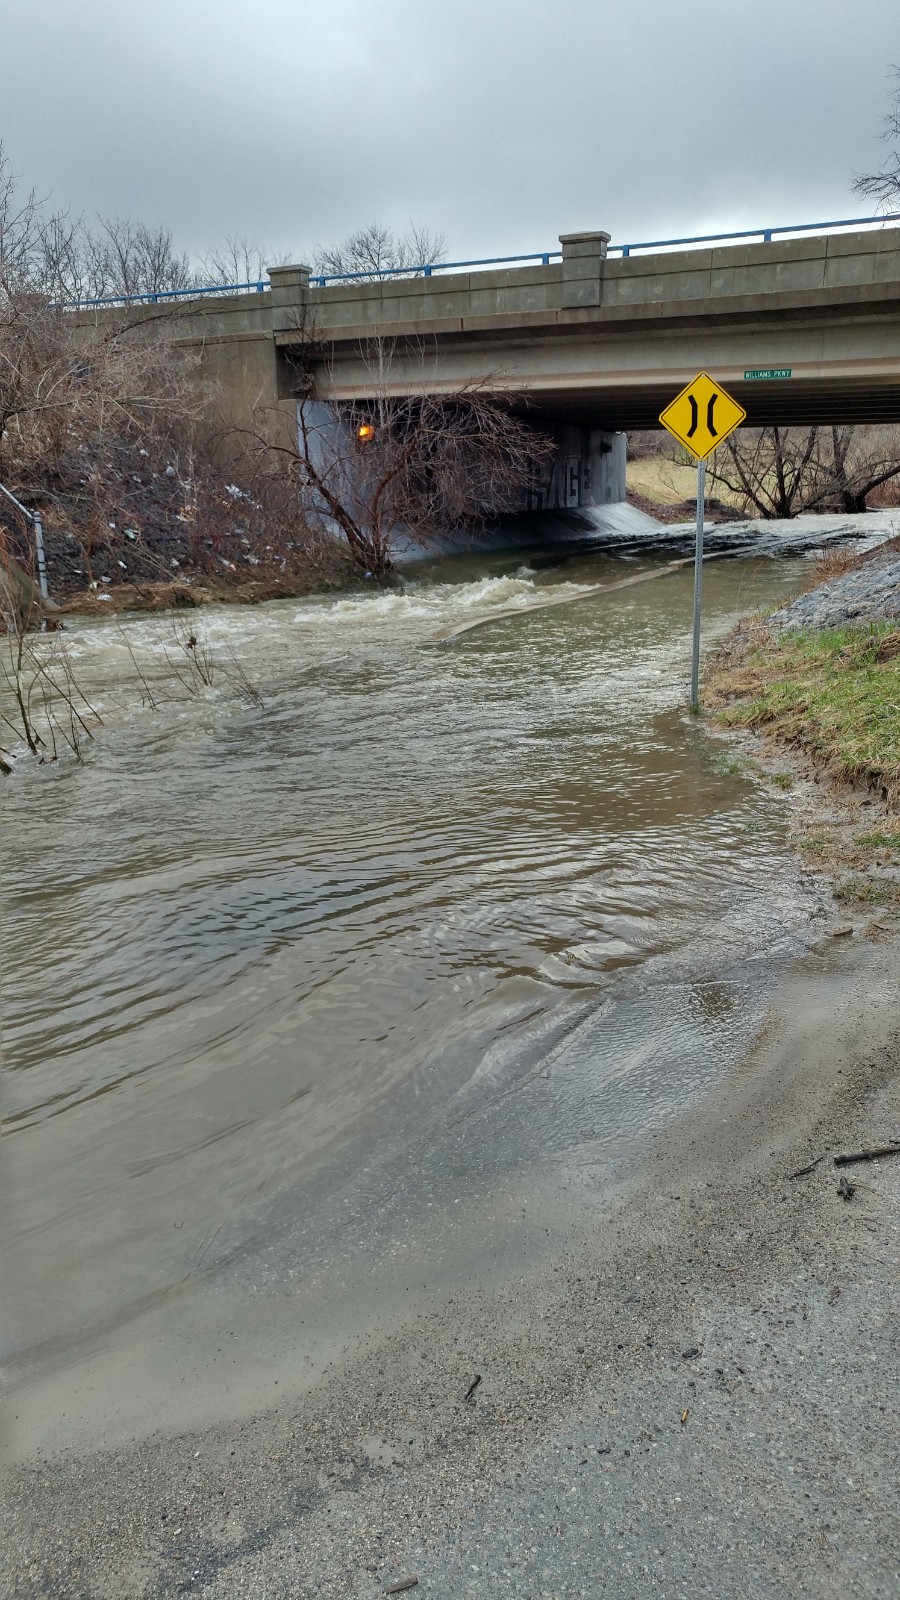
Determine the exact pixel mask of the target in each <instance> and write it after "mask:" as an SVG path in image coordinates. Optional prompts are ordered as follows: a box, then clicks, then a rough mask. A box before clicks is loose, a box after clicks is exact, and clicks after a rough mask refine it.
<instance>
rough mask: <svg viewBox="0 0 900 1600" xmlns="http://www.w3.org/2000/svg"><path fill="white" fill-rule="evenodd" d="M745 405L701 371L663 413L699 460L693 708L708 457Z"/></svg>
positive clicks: (697, 690) (696, 708) (693, 706)
mask: <svg viewBox="0 0 900 1600" xmlns="http://www.w3.org/2000/svg"><path fill="white" fill-rule="evenodd" d="M746 415H747V413H746V411H745V410H744V408H743V406H739V405H738V403H737V401H736V400H735V399H734V398H733V397H732V396H731V395H730V394H729V393H728V391H727V389H723V388H722V385H721V384H720V383H716V380H715V378H711V377H710V375H709V373H708V372H698V373H697V376H696V378H692V379H691V381H690V383H688V384H686V385H685V387H684V388H683V389H682V391H681V393H680V394H677V395H676V396H675V399H674V400H671V401H670V402H669V404H668V405H667V406H666V409H665V411H663V412H662V413H661V414H660V419H659V420H660V422H661V423H662V425H663V427H664V428H667V429H668V431H669V433H671V434H672V436H673V438H675V439H677V440H678V442H679V444H683V445H684V447H685V449H686V450H689V451H690V452H691V455H692V456H695V457H696V460H697V537H696V541H695V545H694V617H693V636H692V650H691V710H692V711H693V712H695V713H696V712H698V711H699V710H700V599H701V593H702V588H703V519H704V515H705V511H706V458H707V456H709V455H712V453H713V451H714V450H715V448H716V446H717V445H720V444H721V443H722V442H723V440H725V439H727V438H728V436H729V434H731V433H733V432H734V430H735V428H737V427H738V426H739V425H740V424H741V423H742V422H743V420H744V418H745V417H746Z"/></svg>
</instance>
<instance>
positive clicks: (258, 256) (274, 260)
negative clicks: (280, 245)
mask: <svg viewBox="0 0 900 1600" xmlns="http://www.w3.org/2000/svg"><path fill="white" fill-rule="evenodd" d="M286 259H287V258H286V257H283V256H278V255H276V254H275V252H274V251H271V250H264V249H262V248H261V247H260V246H259V245H258V244H254V243H253V241H252V240H251V239H247V238H245V237H243V236H241V237H238V236H237V235H232V236H231V237H230V238H227V239H225V241H224V242H223V243H222V244H220V245H218V246H217V247H216V249H215V250H210V251H209V253H208V254H207V255H205V256H204V257H203V258H202V260H201V261H200V264H199V267H198V269H197V279H198V282H200V283H202V284H203V285H204V286H206V285H209V286H213V285H215V284H233V283H262V282H263V281H264V280H265V276H266V270H267V268H269V267H275V266H280V265H283V264H284V262H285V260H286Z"/></svg>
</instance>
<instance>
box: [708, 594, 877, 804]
mask: <svg viewBox="0 0 900 1600" xmlns="http://www.w3.org/2000/svg"><path fill="white" fill-rule="evenodd" d="M710 687H711V689H712V691H713V693H714V697H715V699H716V700H717V701H718V702H719V710H718V713H717V715H718V717H719V719H720V720H721V721H722V722H724V723H725V724H726V725H727V726H729V727H740V728H756V729H764V730H765V731H766V732H767V733H770V734H772V735H774V736H775V737H776V738H777V739H779V740H781V741H782V742H783V743H785V744H787V745H790V746H792V747H794V748H800V749H802V750H804V751H806V752H807V754H808V755H810V756H811V757H812V759H813V760H814V761H815V762H816V763H817V764H818V765H820V766H822V767H824V768H825V769H826V770H827V771H828V773H829V774H830V775H831V776H832V777H833V778H835V779H837V780H838V781H840V782H844V783H855V784H856V783H858V784H863V785H868V786H870V787H872V788H874V789H876V790H878V792H879V793H880V794H881V795H882V797H883V798H884V799H885V800H887V801H888V802H889V803H890V804H896V803H898V802H900V629H898V627H897V625H896V623H872V624H869V625H867V626H865V627H844V628H834V629H827V630H824V631H819V632H808V633H797V634H788V635H786V636H784V635H782V636H780V637H776V638H773V639H771V640H769V641H767V642H765V643H762V644H760V645H758V646H757V647H756V648H755V649H751V650H749V651H748V652H747V653H746V654H745V655H744V656H743V657H742V658H741V659H740V660H739V661H738V662H737V663H734V662H731V663H729V664H728V665H727V666H724V667H723V668H722V669H721V670H720V671H719V673H718V674H715V673H714V676H713V679H712V681H711V684H710ZM722 702H725V703H724V704H723V703H722ZM776 781H779V780H778V779H777V778H776Z"/></svg>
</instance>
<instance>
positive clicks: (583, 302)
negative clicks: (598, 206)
mask: <svg viewBox="0 0 900 1600" xmlns="http://www.w3.org/2000/svg"><path fill="white" fill-rule="evenodd" d="M609 240H610V235H609V234H608V233H561V234H560V236H559V242H560V244H561V245H562V303H563V305H564V306H599V305H601V304H602V302H603V271H604V266H605V263H606V247H607V245H608V244H609Z"/></svg>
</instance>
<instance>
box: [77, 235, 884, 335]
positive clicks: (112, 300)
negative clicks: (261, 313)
mask: <svg viewBox="0 0 900 1600" xmlns="http://www.w3.org/2000/svg"><path fill="white" fill-rule="evenodd" d="M898 221H900V211H889V212H885V213H883V214H881V215H879V216H877V217H843V218H840V219H839V220H837V221H831V222H793V223H788V224H784V225H783V226H779V227H775V228H740V229H737V230H736V231H735V232H733V233H696V234H691V235H689V236H687V237H685V238H683V239H641V240H638V241H636V242H633V243H630V244H609V245H608V246H607V253H608V254H610V255H612V254H614V253H618V255H619V256H620V257H621V258H622V259H623V260H624V259H625V257H627V256H630V255H632V254H633V253H634V251H636V250H683V249H685V248H686V247H687V246H688V245H695V244H723V243H725V242H726V241H728V242H735V241H737V240H740V239H746V240H750V241H751V242H752V241H754V240H755V241H758V242H759V243H762V244H770V243H771V241H772V240H773V239H774V238H776V237H778V236H784V235H787V234H798V233H830V232H833V231H834V230H836V229H838V228H872V227H877V226H879V225H881V226H883V225H884V224H885V223H886V222H898ZM561 257H562V251H561V250H533V251H530V252H529V253H528V254H527V255H519V256H482V257H480V258H479V259H478V260H477V261H430V262H428V261H423V262H421V263H420V264H419V265H418V266H415V267H385V268H384V269H383V271H381V272H378V273H372V272H327V273H321V272H320V273H316V274H314V275H313V276H311V277H310V280H309V281H310V284H311V285H312V286H314V287H315V288H318V289H324V288H326V287H327V285H328V284H329V283H351V282H354V281H359V280H363V281H366V282H369V281H371V280H372V279H373V278H417V277H422V278H430V277H431V276H432V275H433V274H434V273H435V272H468V271H469V270H470V269H471V268H472V267H508V266H511V265H513V263H524V262H528V261H530V262H537V263H540V264H541V265H542V266H545V267H546V266H549V264H550V262H551V261H558V260H560V259H561ZM269 287H270V284H269V280H268V279H267V278H260V279H258V280H257V282H255V283H215V284H210V285H209V286H208V287H203V288H193V289H160V290H158V291H157V292H156V293H153V294H122V295H110V296H107V297H105V298H103V299H98V300H69V301H67V302H66V303H65V304H64V306H63V307H62V309H63V310H65V311H82V310H88V309H90V308H92V307H95V306H123V305H141V304H144V305H158V304H160V303H161V302H164V301H169V300H197V299H200V298H201V297H202V296H205V295H223V294H264V293H265V291H266V290H267V289H268V288H269Z"/></svg>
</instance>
